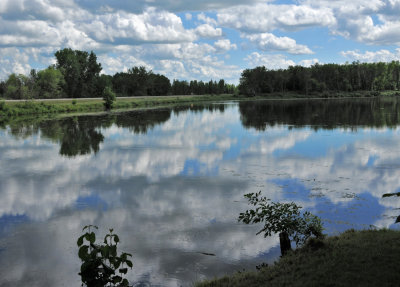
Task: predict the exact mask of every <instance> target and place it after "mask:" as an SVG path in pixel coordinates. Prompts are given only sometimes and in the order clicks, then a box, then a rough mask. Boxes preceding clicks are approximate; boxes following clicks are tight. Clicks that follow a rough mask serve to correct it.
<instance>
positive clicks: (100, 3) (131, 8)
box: [79, 0, 273, 13]
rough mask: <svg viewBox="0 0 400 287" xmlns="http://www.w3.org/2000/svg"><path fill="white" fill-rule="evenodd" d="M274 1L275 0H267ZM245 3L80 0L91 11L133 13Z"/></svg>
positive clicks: (232, 0) (252, 0)
mask: <svg viewBox="0 0 400 287" xmlns="http://www.w3.org/2000/svg"><path fill="white" fill-rule="evenodd" d="M267 1H273V0H267ZM260 2H265V0H248V1H246V3H247V4H248V5H252V4H255V3H260ZM240 4H243V1H242V0H222V1H214V0H202V1H199V0H173V1H153V0H150V1H149V0H135V1H126V0H114V1H109V0H97V1H92V0H80V1H79V5H81V6H82V7H83V8H85V9H89V10H90V11H93V12H97V11H98V10H99V7H100V8H101V7H108V8H109V9H112V10H114V11H117V10H123V11H128V12H132V13H141V11H143V10H144V9H146V8H148V7H149V6H151V7H157V8H158V9H162V10H166V11H171V12H186V11H205V10H206V11H215V10H218V9H222V8H227V7H231V6H237V5H240Z"/></svg>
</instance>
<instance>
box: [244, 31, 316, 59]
mask: <svg viewBox="0 0 400 287" xmlns="http://www.w3.org/2000/svg"><path fill="white" fill-rule="evenodd" d="M243 37H244V38H247V39H249V40H250V41H251V42H252V43H254V44H255V45H256V46H257V48H258V49H259V50H262V51H282V52H287V53H289V54H312V53H313V52H312V51H311V50H310V49H309V48H308V47H307V46H305V45H300V44H297V43H296V41H295V40H293V39H291V38H288V37H277V36H275V35H273V34H271V33H261V34H244V35H243Z"/></svg>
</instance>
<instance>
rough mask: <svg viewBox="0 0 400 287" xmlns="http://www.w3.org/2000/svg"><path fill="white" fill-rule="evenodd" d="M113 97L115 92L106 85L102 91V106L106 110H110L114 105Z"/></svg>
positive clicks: (114, 97)
mask: <svg viewBox="0 0 400 287" xmlns="http://www.w3.org/2000/svg"><path fill="white" fill-rule="evenodd" d="M115 99H116V96H115V93H114V92H113V91H112V90H111V88H110V87H106V88H105V89H104V92H103V100H104V103H103V104H104V108H105V109H106V110H111V109H112V108H113V106H114V101H115Z"/></svg>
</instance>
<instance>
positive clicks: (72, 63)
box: [55, 48, 102, 98]
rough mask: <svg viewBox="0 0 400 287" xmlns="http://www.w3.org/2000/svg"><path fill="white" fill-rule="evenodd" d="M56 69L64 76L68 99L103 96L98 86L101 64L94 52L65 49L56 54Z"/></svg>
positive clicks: (64, 87)
mask: <svg viewBox="0 0 400 287" xmlns="http://www.w3.org/2000/svg"><path fill="white" fill-rule="evenodd" d="M55 57H56V60H57V63H56V67H57V69H58V70H60V71H61V73H62V74H63V76H64V80H65V84H64V86H63V89H64V92H65V94H66V95H67V96H68V97H71V98H81V97H98V96H101V94H99V93H100V91H99V89H98V88H97V86H98V85H99V78H100V72H101V69H102V68H101V64H100V63H97V57H96V55H95V54H94V53H93V52H90V54H89V53H88V52H86V51H79V50H72V49H70V48H65V49H63V50H59V51H57V52H56V53H55Z"/></svg>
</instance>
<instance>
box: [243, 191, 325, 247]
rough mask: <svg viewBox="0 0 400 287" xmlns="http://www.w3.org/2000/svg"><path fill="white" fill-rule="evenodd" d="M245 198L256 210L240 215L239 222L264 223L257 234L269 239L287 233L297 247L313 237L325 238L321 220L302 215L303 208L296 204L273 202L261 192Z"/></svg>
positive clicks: (247, 195) (307, 214)
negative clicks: (274, 235) (273, 235)
mask: <svg viewBox="0 0 400 287" xmlns="http://www.w3.org/2000/svg"><path fill="white" fill-rule="evenodd" d="M244 196H245V197H246V198H247V199H248V201H249V204H250V205H253V206H254V207H255V209H249V210H246V212H244V213H240V215H239V218H238V221H242V222H243V223H246V224H253V223H260V222H261V223H263V224H264V227H263V228H262V229H261V230H260V231H258V232H257V234H260V233H264V237H267V236H271V235H272V234H273V233H279V234H281V233H286V234H287V235H288V236H289V238H290V239H292V240H293V241H294V242H295V243H296V245H297V246H299V245H302V244H304V242H305V241H306V240H307V239H308V238H309V237H311V236H315V237H317V238H321V237H323V234H322V230H323V228H322V224H321V220H320V218H319V217H317V216H315V215H313V214H311V213H310V212H308V211H306V212H303V213H302V212H301V206H298V205H297V204H295V203H294V202H291V203H279V202H272V201H271V200H270V199H267V198H266V197H263V196H261V191H260V192H258V193H248V194H245V195H244Z"/></svg>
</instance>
